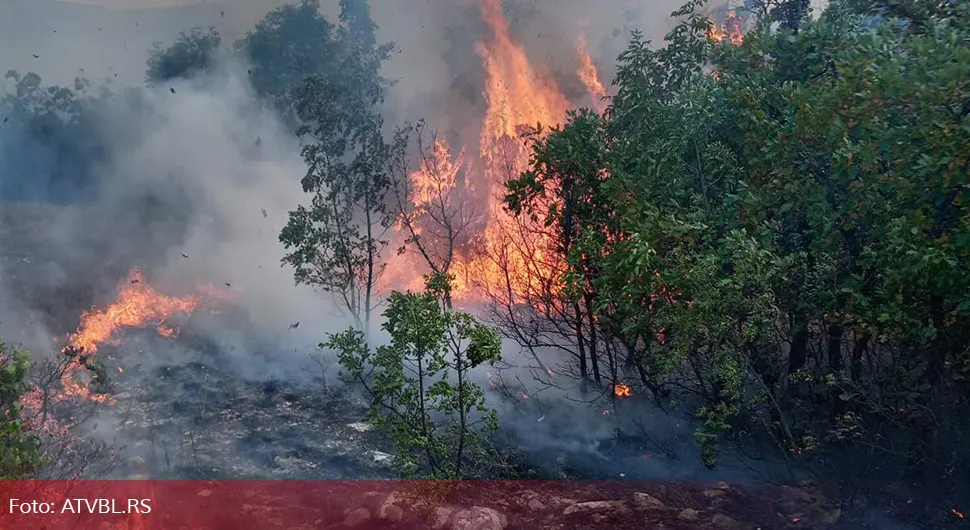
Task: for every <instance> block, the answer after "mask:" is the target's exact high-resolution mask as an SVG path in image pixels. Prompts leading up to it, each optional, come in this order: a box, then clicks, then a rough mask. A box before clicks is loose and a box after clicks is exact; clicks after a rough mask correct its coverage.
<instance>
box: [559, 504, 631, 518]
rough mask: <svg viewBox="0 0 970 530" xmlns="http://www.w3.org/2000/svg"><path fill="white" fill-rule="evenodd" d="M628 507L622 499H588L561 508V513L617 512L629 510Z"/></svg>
mask: <svg viewBox="0 0 970 530" xmlns="http://www.w3.org/2000/svg"><path fill="white" fill-rule="evenodd" d="M629 511H630V507H629V506H627V504H626V503H625V502H623V501H590V502H579V503H576V504H573V505H572V506H567V507H566V509H565V510H563V512H562V514H563V515H573V514H583V513H607V514H612V513H618V512H629Z"/></svg>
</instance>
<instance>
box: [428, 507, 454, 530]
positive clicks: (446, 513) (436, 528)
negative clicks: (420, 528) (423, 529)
mask: <svg viewBox="0 0 970 530" xmlns="http://www.w3.org/2000/svg"><path fill="white" fill-rule="evenodd" d="M454 512H455V510H454V508H447V507H444V506H439V507H437V508H435V509H434V511H433V512H431V519H430V520H429V521H428V524H429V525H430V526H431V530H445V528H448V523H450V522H451V515H452V514H453V513H454Z"/></svg>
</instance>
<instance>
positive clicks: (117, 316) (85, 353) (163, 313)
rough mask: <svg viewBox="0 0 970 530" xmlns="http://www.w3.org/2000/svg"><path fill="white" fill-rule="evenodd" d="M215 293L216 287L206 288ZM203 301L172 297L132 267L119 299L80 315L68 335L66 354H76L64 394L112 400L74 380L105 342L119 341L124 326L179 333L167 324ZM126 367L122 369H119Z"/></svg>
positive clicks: (64, 379) (167, 334)
mask: <svg viewBox="0 0 970 530" xmlns="http://www.w3.org/2000/svg"><path fill="white" fill-rule="evenodd" d="M205 290H206V291H208V292H211V293H216V292H218V290H216V289H215V288H214V287H211V286H210V287H207V288H205ZM200 304H201V299H200V298H199V297H196V296H185V297H181V298H178V297H173V296H166V295H164V294H161V293H159V292H158V291H156V290H155V289H154V288H153V287H152V286H150V285H149V284H148V283H147V282H146V281H145V277H144V275H143V274H142V272H141V271H140V270H138V269H134V270H132V271H131V272H130V273H129V274H128V278H126V279H125V281H124V282H123V283H122V285H121V287H120V291H119V293H118V297H117V299H116V300H115V301H114V302H113V303H111V304H110V305H108V306H107V307H105V308H103V309H92V310H90V311H87V312H85V313H84V314H82V315H81V324H80V326H79V327H78V330H77V331H76V332H75V333H73V334H72V335H70V337H69V338H68V346H67V347H66V348H65V350H64V351H65V353H67V354H70V355H72V356H73V358H74V361H73V362H72V363H71V364H70V366H69V367H68V369H67V370H66V371H65V373H64V376H63V377H62V379H61V383H62V386H63V396H62V397H83V398H86V399H91V400H94V401H99V402H109V401H110V398H108V397H107V396H104V395H100V394H91V393H90V392H89V391H88V387H87V384H86V382H82V381H77V380H75V378H74V376H75V375H76V373H77V372H78V371H79V370H81V369H82V368H84V367H85V366H86V365H87V364H88V362H89V360H90V359H91V358H92V357H93V356H94V354H95V353H96V352H97V351H98V347H99V346H100V345H102V344H117V338H116V335H117V333H118V332H119V331H120V330H121V329H122V328H130V327H145V326H155V328H156V330H157V331H158V333H159V334H160V335H162V336H164V337H173V336H175V335H177V334H178V328H175V327H171V326H169V325H168V324H167V323H166V320H168V318H169V317H171V316H172V315H174V314H177V313H191V312H192V311H194V310H195V309H196V308H198V307H199V305H200ZM122 371H123V370H122V369H121V368H119V372H122Z"/></svg>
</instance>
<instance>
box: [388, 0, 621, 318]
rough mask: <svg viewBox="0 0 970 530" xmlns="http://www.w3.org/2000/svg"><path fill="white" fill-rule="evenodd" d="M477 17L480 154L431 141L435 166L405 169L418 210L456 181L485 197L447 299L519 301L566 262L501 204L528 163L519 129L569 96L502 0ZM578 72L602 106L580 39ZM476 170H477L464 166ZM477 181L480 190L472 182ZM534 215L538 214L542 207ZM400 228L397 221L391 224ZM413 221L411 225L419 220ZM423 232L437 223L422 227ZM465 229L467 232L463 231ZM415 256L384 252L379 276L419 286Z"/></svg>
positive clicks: (484, 5)
mask: <svg viewBox="0 0 970 530" xmlns="http://www.w3.org/2000/svg"><path fill="white" fill-rule="evenodd" d="M479 2H480V8H481V13H482V18H483V19H484V21H485V23H486V25H487V26H488V28H489V30H490V31H489V35H488V36H487V37H486V38H485V39H483V40H482V41H480V42H478V43H477V46H476V50H477V52H478V55H479V57H480V58H481V60H482V64H483V67H484V70H485V81H484V87H483V95H484V97H485V102H486V111H485V115H484V117H483V120H482V127H481V131H480V137H479V146H478V148H479V150H478V155H479V157H480V166H479V165H478V164H479V161H478V160H476V161H475V163H474V164H475V165H474V167H473V168H471V167H470V166H469V167H468V168H466V166H468V165H467V164H466V160H465V158H466V156H465V152H466V151H465V149H462V150H461V151H460V152H459V153H458V155H457V156H452V154H451V153H450V150H449V146H448V144H447V143H446V142H444V141H436V142H435V145H434V146H433V148H432V152H431V155H432V156H430V157H426V158H429V159H430V161H431V163H432V164H433V165H434V166H435V167H434V169H435V171H429V168H428V167H427V164H428V160H424V161H423V163H422V167H421V168H419V170H418V171H415V172H414V173H412V174H411V175H409V181H410V184H411V185H412V193H411V195H412V197H411V202H412V203H413V204H414V206H415V209H416V210H418V212H416V213H418V214H419V215H420V210H421V209H422V205H423V204H427V203H428V202H429V201H431V200H434V199H440V195H441V194H440V191H441V190H442V189H450V188H449V187H454V186H461V187H462V190H463V191H472V192H473V194H472V195H474V196H475V197H476V198H477V199H479V200H483V201H484V208H481V207H475V208H474V213H475V215H476V216H477V219H476V220H475V224H473V225H470V226H469V229H470V230H474V231H475V232H474V233H472V234H469V235H468V236H466V237H465V239H467V241H463V242H462V243H461V248H458V249H456V250H457V253H456V255H454V256H452V257H451V260H450V262H449V266H450V269H449V272H450V273H451V274H452V275H453V276H454V277H455V281H454V285H453V286H452V293H451V294H452V298H453V299H454V300H456V301H461V300H464V301H470V300H474V299H478V298H480V297H481V296H482V295H485V294H488V295H490V296H492V297H496V296H498V297H501V298H503V300H502V302H504V303H521V302H522V301H523V300H522V299H523V298H526V297H535V296H539V295H541V294H542V293H545V292H548V291H550V290H551V291H554V292H555V291H557V290H558V289H559V288H560V287H559V285H558V278H559V276H561V274H560V273H561V272H563V271H564V263H562V260H561V258H560V257H559V255H558V253H557V252H556V251H555V247H554V242H553V241H552V238H551V236H550V235H548V234H546V233H545V231H544V230H543V229H542V227H541V226H537V225H536V223H535V222H533V221H531V220H530V219H524V218H518V217H515V216H513V215H511V214H510V213H508V212H507V211H506V210H505V208H504V202H503V200H502V196H503V195H504V194H505V192H506V189H505V183H506V182H507V181H508V180H510V179H513V178H518V176H519V175H520V174H521V173H522V171H524V170H526V169H527V168H528V163H529V155H530V149H529V147H528V146H527V145H526V143H525V138H524V135H525V131H526V130H527V129H529V128H531V127H535V126H537V125H541V126H543V127H544V128H547V127H552V126H555V125H558V124H560V123H562V122H563V121H564V119H565V118H566V111H567V110H568V109H569V108H570V102H569V101H568V100H567V98H566V96H565V95H564V94H563V93H562V91H561V90H560V88H559V86H558V84H557V83H556V80H555V79H554V78H553V76H552V75H551V73H550V72H548V71H545V70H542V69H540V68H537V67H536V66H535V65H533V64H531V63H530V61H529V58H528V56H527V54H526V51H525V48H524V47H523V46H522V44H521V43H519V42H518V41H516V40H515V39H514V38H513V36H512V34H511V28H510V25H509V22H508V20H506V18H505V16H504V14H503V10H502V0H479ZM578 50H579V62H580V65H579V69H578V70H579V72H578V75H579V77H580V78H581V79H582V81H583V82H584V83H585V84H586V85H587V87H588V90H589V92H590V94H591V95H592V97H593V99H594V105H596V109H597V110H602V108H603V106H602V105H600V104H601V103H602V99H601V97H602V96H603V95H605V94H606V90H605V88H604V87H603V84H602V82H600V80H599V74H598V72H597V71H596V66H595V64H594V63H593V61H592V59H591V58H590V56H589V54H588V53H587V52H586V41H585V38H582V39H581V41H580V43H579V46H578ZM468 169H474V170H475V172H476V173H475V174H474V175H472V174H468V175H467V176H468V177H473V178H464V177H465V176H466V175H465V174H463V173H462V172H463V171H466V170H468ZM477 183H482V184H484V186H482V189H481V190H477V189H472V187H473V186H472V185H473V184H477ZM539 217H540V218H541V217H542V215H541V213H540V215H539ZM397 228H398V229H399V230H400V229H401V226H398V227H397ZM412 228H413V229H414V230H415V231H416V232H417V231H419V230H418V228H419V227H414V226H412ZM423 232H426V233H431V232H435V230H433V229H430V228H427V227H425V229H424V231H423ZM469 236H470V237H469ZM413 259H414V257H413V256H412V257H410V258H409V257H403V256H395V257H392V258H391V259H390V262H391V263H390V265H391V266H390V267H388V269H389V271H390V276H389V277H385V278H384V280H382V286H383V287H388V286H389V284H393V285H395V286H400V287H406V288H411V289H414V288H420V284H421V281H420V278H417V276H419V274H416V273H415V270H416V267H415V266H414V265H415V263H414V262H413V261H411V260H413Z"/></svg>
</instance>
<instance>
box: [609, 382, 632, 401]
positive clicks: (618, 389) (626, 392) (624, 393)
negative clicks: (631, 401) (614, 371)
mask: <svg viewBox="0 0 970 530" xmlns="http://www.w3.org/2000/svg"><path fill="white" fill-rule="evenodd" d="M613 395H614V396H616V397H618V398H625V397H630V396H632V395H633V391H632V389H630V386H629V385H625V384H623V383H620V384H616V385H613Z"/></svg>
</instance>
